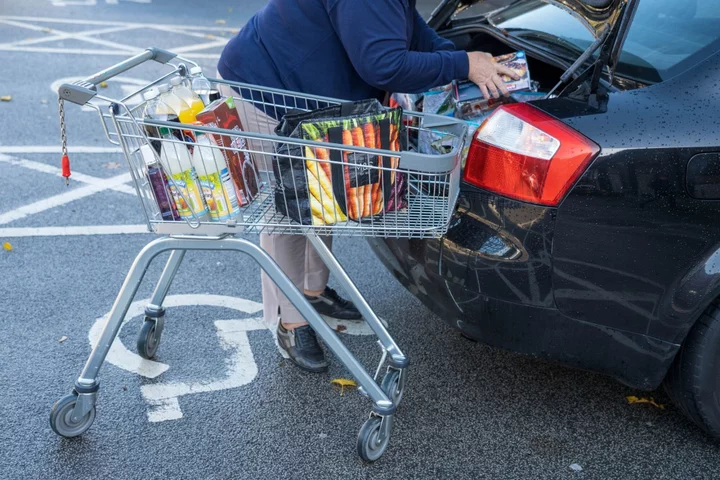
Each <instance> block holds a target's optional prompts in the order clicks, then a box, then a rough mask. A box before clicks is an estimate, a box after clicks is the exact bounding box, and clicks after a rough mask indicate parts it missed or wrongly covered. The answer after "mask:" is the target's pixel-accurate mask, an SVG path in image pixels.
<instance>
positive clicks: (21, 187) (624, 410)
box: [0, 0, 720, 479]
mask: <svg viewBox="0 0 720 480" xmlns="http://www.w3.org/2000/svg"><path fill="white" fill-rule="evenodd" d="M66 3H68V4H69V3H71V2H66ZM87 3H94V5H87V6H72V5H68V6H53V4H52V2H51V1H46V0H27V1H23V2H20V1H12V2H3V3H2V9H1V10H0V44H1V45H0V62H1V63H2V65H3V73H2V81H1V82H0V95H12V96H13V99H12V101H10V102H2V103H0V117H1V118H2V119H3V121H2V129H1V130H0V153H2V152H3V151H5V152H7V151H8V150H7V149H8V148H10V147H22V148H23V149H24V150H21V151H19V152H16V153H4V155H10V156H12V157H13V158H15V159H26V160H30V161H32V162H38V163H40V164H44V165H48V166H59V155H58V154H57V153H37V152H38V148H37V147H51V146H57V145H58V144H59V132H58V121H57V114H56V104H55V97H54V94H53V92H52V91H51V90H50V85H51V83H52V82H53V81H55V80H57V79H59V78H64V77H73V76H85V75H87V74H90V73H92V72H94V71H96V70H99V69H101V68H103V67H106V66H108V65H110V64H111V63H114V62H116V61H118V60H119V59H120V58H122V56H120V55H112V54H100V53H92V52H86V53H81V52H76V53H68V52H63V51H60V50H57V51H52V50H38V48H39V47H43V48H46V49H53V48H60V49H81V50H85V51H87V50H98V51H99V50H104V51H112V50H115V49H116V48H117V46H112V45H111V44H97V43H95V44H93V43H88V42H87V41H85V40H83V39H77V38H66V39H64V40H58V41H54V42H44V43H35V44H32V43H31V44H27V45H26V47H33V48H35V50H29V49H27V48H26V49H22V48H20V49H18V48H15V49H14V50H10V49H8V48H7V44H8V43H9V42H17V41H28V40H30V37H32V38H33V39H39V38H41V37H42V36H45V35H52V34H53V33H52V32H47V31H43V28H51V29H53V28H54V29H56V30H64V31H67V32H70V33H78V32H83V31H85V32H87V31H90V30H95V29H100V28H105V27H108V25H92V24H89V23H73V24H61V23H53V22H52V21H50V20H47V19H48V18H50V19H70V20H73V21H76V22H87V21H93V22H121V23H128V22H133V23H142V24H163V25H189V26H196V27H204V28H208V30H207V31H202V30H199V31H198V32H196V33H199V36H195V37H192V36H187V35H183V34H178V33H170V32H167V31H161V30H157V29H153V28H150V26H148V25H140V26H139V27H138V28H136V29H135V30H133V31H132V32H125V33H117V32H116V33H114V34H107V35H97V36H96V37H93V38H97V39H101V40H105V41H110V42H115V43H121V44H124V45H131V46H148V45H158V46H162V47H165V48H169V49H172V48H179V47H182V46H187V45H192V44H194V43H205V42H209V41H211V40H212V38H210V37H206V36H205V35H212V36H213V37H214V38H218V37H222V35H221V34H220V33H218V32H217V31H213V30H210V29H212V28H216V27H227V28H234V29H236V28H240V27H241V26H242V25H243V24H244V22H245V21H246V20H247V19H248V18H249V16H250V15H251V14H252V12H253V11H254V10H256V9H257V8H259V7H260V6H261V5H262V4H263V3H264V2H262V1H255V0H253V1H248V0H246V1H238V2H228V1H225V0H223V1H214V2H190V1H187V0H178V1H172V2H171V1H169V0H166V1H160V0H153V1H152V3H139V2H130V1H122V0H120V1H119V2H116V3H115V4H113V2H106V1H102V0H97V2H93V1H90V2H87ZM433 7H434V2H427V1H422V2H419V8H420V9H421V10H422V11H423V12H425V13H427V12H428V11H431V10H432V8H433ZM7 16H18V17H28V18H25V19H22V20H18V19H14V20H12V19H11V22H21V23H22V24H24V25H27V24H30V25H32V26H37V29H35V30H31V29H28V28H26V27H22V26H17V25H13V24H9V23H3V19H4V20H8V18H7ZM217 20H224V21H225V22H226V23H218V22H217ZM226 35H227V36H229V35H230V33H226ZM219 51H220V47H215V48H211V49H208V50H198V51H196V53H203V54H207V55H208V56H206V57H203V58H200V59H199V61H200V63H201V64H202V65H203V66H205V67H206V68H208V69H210V68H212V66H213V65H214V59H213V58H211V57H210V56H209V55H212V54H216V53H218V52H219ZM160 71H161V69H160V67H157V66H155V67H152V68H143V69H138V70H137V71H134V72H132V73H128V74H127V76H129V77H133V78H138V79H141V80H149V79H151V78H153V76H154V75H157V74H158V73H159V72H160ZM109 83H110V85H109V87H108V89H107V91H106V92H107V93H118V92H121V89H120V85H119V84H118V83H117V82H113V81H111V82H109ZM43 100H44V101H45V102H43ZM67 110H68V113H67V115H68V136H69V145H70V148H71V152H72V149H73V148H74V147H75V148H77V147H109V146H110V145H109V144H108V143H107V141H106V140H105V139H104V137H103V136H102V130H101V129H100V127H99V124H98V120H97V118H96V116H94V114H93V113H91V112H83V111H81V110H80V109H79V108H77V107H73V106H71V107H68V109H67ZM3 149H5V150H3ZM0 159H1V157H0ZM72 162H73V169H74V171H75V172H77V173H84V174H86V175H92V176H94V177H97V178H101V179H104V178H110V177H114V176H116V175H120V174H122V173H124V172H125V171H126V170H125V169H124V167H123V166H122V162H123V159H122V156H121V155H119V154H117V153H82V154H79V153H78V154H72ZM113 162H119V163H120V164H121V168H117V166H115V165H114V163H113ZM0 172H2V178H3V184H2V185H3V186H2V188H0V215H2V214H4V213H7V212H11V211H14V210H15V209H17V208H20V207H23V206H25V205H30V204H32V203H33V202H37V201H39V200H42V199H46V198H49V197H53V196H55V195H60V194H63V193H64V192H67V191H68V189H67V188H66V187H65V186H64V184H63V182H62V180H61V179H60V178H59V177H58V176H55V175H52V174H49V173H44V172H39V171H36V170H32V169H29V168H26V167H23V166H18V165H10V164H9V163H8V162H2V161H0ZM82 187H83V184H82V183H81V182H78V181H77V180H73V182H72V183H71V186H70V187H69V188H70V189H77V188H82ZM141 222H142V213H141V211H140V210H139V205H138V202H137V200H136V199H135V198H134V197H133V196H132V195H129V194H126V193H121V192H115V191H103V192H100V193H97V194H95V195H91V196H88V197H84V198H82V199H79V200H76V201H73V202H70V203H67V204H65V205H62V206H59V207H55V208H51V209H47V210H45V211H42V212H40V213H36V214H33V215H29V216H27V217H25V218H22V219H19V220H15V221H12V222H10V223H7V224H4V225H0V244H1V243H3V242H6V241H7V242H10V243H11V244H12V247H13V250H12V251H10V252H8V251H6V250H4V249H2V248H0V327H1V328H0V365H2V367H0V400H1V401H2V406H3V408H2V409H0V412H1V414H0V478H1V479H94V478H112V479H140V478H142V479H175V478H203V479H230V478H233V479H236V478H248V479H255V478H338V477H341V476H344V477H347V478H517V479H527V478H533V479H534V478H548V479H561V478H569V479H575V478H577V479H581V478H582V479H591V478H592V479H609V478H657V479H659V478H708V479H709V478H718V476H720V463H719V462H718V460H717V459H718V453H719V451H718V445H717V443H716V442H713V441H711V440H710V439H709V438H708V437H706V436H705V435H704V434H703V433H701V432H700V431H698V430H697V429H696V428H695V427H694V426H693V425H691V424H690V423H689V422H688V421H686V420H685V418H684V417H683V416H682V415H681V414H680V413H679V412H678V411H677V410H676V409H674V408H673V407H672V406H670V405H669V402H668V399H667V397H666V396H665V395H664V394H663V393H662V392H652V393H649V394H648V393H642V392H635V391H633V390H631V389H629V388H627V387H624V386H622V385H620V384H618V383H616V382H615V381H613V380H611V379H608V378H605V377H602V376H599V375H594V374H590V373H585V372H580V371H575V370H570V369H566V368H563V367H559V366H556V365H551V364H546V363H542V362H538V361H536V360H533V359H530V358H526V357H522V356H519V355H516V354H513V353H510V352H505V351H501V350H497V349H492V348H489V347H486V346H483V345H480V344H477V343H473V342H469V341H467V340H465V339H463V338H462V337H460V336H459V335H458V334H457V333H455V332H454V331H453V330H452V329H450V328H449V327H447V326H446V325H445V324H444V323H443V322H442V320H441V319H439V318H437V317H436V316H434V315H433V314H431V313H430V312H429V311H428V310H427V309H425V308H424V307H423V306H422V305H421V304H420V303H419V302H418V301H417V300H416V299H415V298H414V297H413V296H412V295H410V294H409V293H407V292H406V291H404V290H403V289H402V288H401V287H400V286H399V284H398V283H397V282H395V280H394V279H393V278H391V276H390V275H389V274H388V273H387V272H385V271H384V269H383V268H382V266H381V265H380V264H379V262H378V261H377V260H376V259H375V258H374V257H373V255H372V254H371V252H370V250H369V248H368V247H367V245H366V244H365V243H364V242H363V241H362V240H360V239H352V240H347V239H340V240H339V241H338V242H337V244H336V248H335V251H336V253H337V255H338V257H339V258H340V260H341V261H342V263H343V264H344V265H345V266H346V268H347V270H348V272H349V274H350V275H351V277H352V278H354V279H355V280H356V281H357V284H358V286H359V287H360V289H361V290H362V291H363V292H364V294H365V295H366V297H367V298H368V300H369V302H370V304H371V305H372V306H373V307H374V308H375V309H376V311H377V312H378V313H379V315H380V316H382V317H383V318H385V319H387V320H388V322H389V325H390V331H391V332H392V333H393V335H395V337H396V338H397V340H398V342H399V344H400V345H401V346H402V347H403V348H404V349H405V350H406V352H407V354H408V355H409V357H410V359H411V367H410V370H409V377H408V387H407V390H406V393H405V398H404V401H403V404H402V406H401V408H400V409H399V411H398V416H397V421H396V426H395V430H394V433H393V438H392V441H391V446H390V448H389V449H388V451H387V452H386V454H385V456H384V457H383V458H382V459H380V460H379V461H378V462H377V463H375V464H373V465H364V464H362V463H361V462H360V461H359V460H358V458H357V456H356V454H355V440H356V436H357V432H358V429H359V427H360V426H361V424H362V422H363V421H364V420H365V418H366V416H367V414H368V412H369V408H370V404H369V402H368V401H367V399H365V398H363V397H362V396H360V395H359V394H358V393H357V392H356V391H353V390H350V391H346V392H345V394H344V395H342V396H341V395H340V394H339V391H338V389H337V388H336V387H334V386H332V385H331V384H330V380H331V379H333V378H338V377H344V376H347V375H348V374H347V372H346V371H345V370H344V368H343V367H342V366H341V365H339V363H338V362H337V361H335V362H334V363H333V365H332V368H331V371H330V372H329V373H328V374H325V375H307V374H303V373H301V372H299V371H298V370H296V369H295V368H293V367H291V366H290V365H288V364H287V363H286V362H284V361H283V360H282V358H281V357H280V356H279V354H278V352H277V350H276V348H275V346H274V344H273V342H272V338H271V335H270V333H269V332H268V331H263V330H258V331H252V332H250V333H249V334H248V337H249V345H250V348H251V350H252V354H253V358H254V361H255V363H256V364H257V369H258V373H257V376H256V378H255V379H254V380H253V381H252V382H250V383H249V384H247V385H244V386H242V387H239V388H233V389H228V390H222V391H215V392H207V393H198V394H191V395H186V396H183V397H181V398H180V399H179V404H180V407H181V409H182V413H183V417H182V418H181V419H178V420H169V421H165V422H149V421H148V417H147V412H148V404H147V402H146V401H145V400H144V398H143V396H142V394H141V388H142V387H143V386H145V385H152V384H160V383H168V382H182V381H198V382H210V381H214V380H217V379H222V378H224V377H225V376H227V375H228V368H229V365H230V362H231V361H232V358H233V357H232V351H231V350H229V349H227V348H225V347H224V346H223V345H222V344H221V343H220V342H219V340H218V337H217V332H216V329H215V327H214V326H213V322H214V321H215V320H228V319H243V318H247V317H251V316H253V315H248V314H241V313H239V312H237V311H233V310H230V309H227V308H220V307H208V306H203V305H194V306H186V307H175V308H170V309H169V310H168V319H167V324H166V329H165V334H164V337H163V341H162V344H161V346H160V350H159V353H158V360H159V361H162V362H164V363H167V364H168V365H170V369H169V370H168V371H166V372H165V373H163V374H162V375H160V376H159V377H157V378H155V379H148V378H144V377H140V376H138V375H136V374H133V373H130V372H127V371H125V370H122V369H120V368H118V367H117V366H115V365H112V364H106V365H105V366H104V367H103V369H102V371H101V390H100V395H99V402H98V406H97V419H96V421H95V424H94V425H93V426H92V428H91V429H90V430H89V431H88V432H87V433H86V435H84V436H83V437H82V438H77V439H72V440H65V439H61V438H58V437H57V436H56V435H55V434H54V433H53V432H52V431H51V429H50V427H49V424H48V413H49V410H50V407H51V406H52V404H53V403H54V402H55V401H56V400H57V399H58V398H59V397H61V396H62V395H64V394H66V393H68V392H69V391H70V389H71V387H72V384H73V382H74V380H75V378H76V377H77V375H78V374H79V373H80V370H81V368H82V365H83V363H84V361H85V359H86V358H87V356H88V354H89V352H90V344H89V340H88V332H89V331H90V329H91V327H92V326H93V324H94V323H95V320H96V319H97V318H99V317H101V316H102V315H104V314H105V313H107V312H108V311H109V310H110V307H111V306H112V303H113V301H114V298H115V295H116V294H117V292H118V289H119V288H120V285H121V284H122V281H123V278H124V276H125V274H126V272H127V271H128V269H129V267H130V264H131V263H132V261H133V258H134V257H135V255H136V254H137V252H138V251H139V250H140V249H141V248H142V247H143V246H144V245H145V244H146V243H147V242H149V241H150V240H152V239H153V238H154V237H153V236H151V235H149V234H135V235H97V236H27V237H21V238H15V237H12V238H11V237H8V236H6V237H3V233H2V232H4V231H5V232H8V231H9V230H5V229H16V228H29V227H33V228H34V227H51V226H53V227H67V226H88V225H134V224H138V223H141ZM163 258H164V257H163ZM163 258H161V259H159V261H158V263H156V264H154V265H153V266H152V268H151V269H150V271H149V272H148V275H147V278H146V281H145V283H144V284H143V285H142V286H141V288H140V291H139V292H138V295H137V298H138V299H146V298H148V297H149V295H150V292H151V291H152V286H153V282H154V281H156V279H157V278H158V276H159V272H160V267H161V261H162V259H163ZM258 280H259V277H258V269H257V267H256V266H254V265H253V264H252V263H251V262H250V261H249V260H248V259H246V258H243V257H241V256H239V255H232V254H224V253H191V254H188V256H187V259H186V261H185V263H184V264H183V266H182V267H181V270H180V272H179V274H178V277H177V279H176V282H175V284H174V286H173V289H172V291H171V294H176V295H183V294H214V295H226V296H230V297H237V298H245V299H249V300H252V301H255V302H260V301H261V298H260V287H259V281H258ZM140 321H141V318H140V317H135V318H132V319H130V320H129V321H128V323H127V324H126V325H125V326H124V327H123V329H122V331H121V333H120V337H119V338H120V341H121V342H123V344H124V345H126V346H127V347H128V349H130V350H131V351H132V352H134V351H135V346H134V345H135V335H136V332H137V330H138V329H139V327H140ZM62 337H67V340H65V341H63V342H62V343H60V342H59V340H60V339H61V338H62ZM343 339H344V340H345V341H347V343H348V344H349V346H350V347H351V348H352V349H353V351H354V352H356V353H357V355H358V357H359V358H360V359H361V360H362V361H364V362H365V363H366V364H367V365H371V364H372V362H373V361H374V360H375V359H376V357H377V348H376V345H375V344H374V341H373V340H372V339H371V338H370V337H364V336H349V335H343ZM627 395H641V396H648V397H654V398H655V399H656V400H657V401H658V402H660V403H662V404H665V405H667V406H666V408H665V409H664V410H660V409H656V408H653V407H650V406H647V405H628V404H627V402H626V401H625V396H627ZM575 463H577V464H579V465H580V466H581V467H582V471H579V472H576V471H573V470H571V469H570V468H569V466H570V465H571V464H575Z"/></svg>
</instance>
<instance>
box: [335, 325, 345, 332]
mask: <svg viewBox="0 0 720 480" xmlns="http://www.w3.org/2000/svg"><path fill="white" fill-rule="evenodd" d="M345 330H347V327H346V326H345V325H338V326H337V327H335V331H336V332H344V331H345Z"/></svg>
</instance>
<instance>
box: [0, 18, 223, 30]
mask: <svg viewBox="0 0 720 480" xmlns="http://www.w3.org/2000/svg"><path fill="white" fill-rule="evenodd" d="M2 20H17V21H26V22H47V23H69V24H75V25H107V26H133V27H144V28H155V27H158V28H173V29H177V30H178V31H179V32H181V31H182V30H195V31H201V32H202V31H209V32H236V31H237V29H236V28H230V27H215V26H212V27H210V26H208V27H203V26H195V25H175V24H170V23H138V22H112V21H105V20H75V19H71V18H51V17H23V16H16V15H0V21H2Z"/></svg>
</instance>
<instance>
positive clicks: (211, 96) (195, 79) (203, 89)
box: [190, 67, 220, 107]
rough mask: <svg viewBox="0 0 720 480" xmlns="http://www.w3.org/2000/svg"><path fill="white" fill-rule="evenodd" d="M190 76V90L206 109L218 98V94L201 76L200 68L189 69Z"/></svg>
mask: <svg viewBox="0 0 720 480" xmlns="http://www.w3.org/2000/svg"><path fill="white" fill-rule="evenodd" d="M190 76H191V78H192V82H191V88H192V91H193V92H195V93H196V94H197V95H198V96H200V99H201V100H202V102H203V103H204V104H205V106H206V107H207V106H208V105H210V104H211V103H212V102H214V101H215V100H217V99H219V98H220V93H219V92H218V91H217V89H216V88H213V86H212V85H211V84H210V82H209V81H208V79H207V78H205V77H204V76H203V74H202V68H200V67H192V68H191V69H190Z"/></svg>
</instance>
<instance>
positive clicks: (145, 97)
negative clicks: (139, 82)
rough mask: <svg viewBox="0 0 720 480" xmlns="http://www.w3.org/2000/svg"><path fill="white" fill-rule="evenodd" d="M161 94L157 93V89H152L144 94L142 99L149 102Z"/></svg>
mask: <svg viewBox="0 0 720 480" xmlns="http://www.w3.org/2000/svg"><path fill="white" fill-rule="evenodd" d="M159 94H160V92H158V91H157V88H151V89H150V90H148V91H146V92H143V94H142V98H143V100H145V101H146V102H149V101H150V100H152V99H153V98H155V97H157V96H158V95H159Z"/></svg>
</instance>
